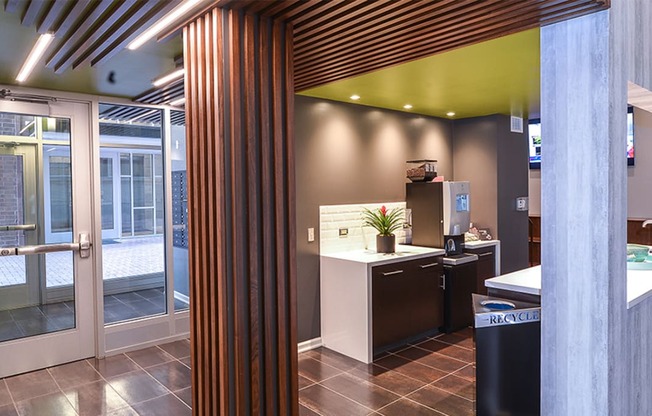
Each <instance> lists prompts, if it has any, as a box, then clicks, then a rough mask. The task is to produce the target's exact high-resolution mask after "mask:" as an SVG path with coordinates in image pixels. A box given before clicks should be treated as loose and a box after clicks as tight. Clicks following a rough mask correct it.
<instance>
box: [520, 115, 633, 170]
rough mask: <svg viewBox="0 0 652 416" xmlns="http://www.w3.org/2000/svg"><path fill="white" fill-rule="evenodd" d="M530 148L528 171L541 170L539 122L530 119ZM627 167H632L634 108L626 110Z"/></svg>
mask: <svg viewBox="0 0 652 416" xmlns="http://www.w3.org/2000/svg"><path fill="white" fill-rule="evenodd" d="M528 142H529V146H530V169H541V120H539V119H532V120H530V121H529V124H528ZM627 165H628V166H634V108H633V107H632V106H629V107H628V108H627Z"/></svg>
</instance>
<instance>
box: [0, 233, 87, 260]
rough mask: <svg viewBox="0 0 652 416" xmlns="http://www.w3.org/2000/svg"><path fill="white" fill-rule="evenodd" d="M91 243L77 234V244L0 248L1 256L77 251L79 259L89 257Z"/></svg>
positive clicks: (85, 236) (85, 237)
mask: <svg viewBox="0 0 652 416" xmlns="http://www.w3.org/2000/svg"><path fill="white" fill-rule="evenodd" d="M90 249H91V242H90V240H89V239H88V234H79V242H77V243H56V244H41V245H35V246H22V247H5V248H0V257H2V256H27V255H30V254H45V253H58V252H60V251H77V252H79V256H80V257H81V258H86V257H88V256H90Z"/></svg>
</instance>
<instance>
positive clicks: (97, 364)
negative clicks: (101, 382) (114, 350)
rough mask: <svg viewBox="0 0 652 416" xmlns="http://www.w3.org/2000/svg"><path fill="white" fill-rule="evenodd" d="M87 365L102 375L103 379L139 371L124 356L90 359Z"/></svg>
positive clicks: (134, 364)
mask: <svg viewBox="0 0 652 416" xmlns="http://www.w3.org/2000/svg"><path fill="white" fill-rule="evenodd" d="M88 363H89V364H90V365H92V366H93V368H95V370H97V372H98V373H100V374H102V376H103V377H104V378H111V377H115V376H118V375H120V374H125V373H131V372H132V371H136V370H139V369H140V368H138V366H137V365H136V363H134V362H133V361H131V360H130V359H129V358H127V356H126V355H124V354H118V355H113V356H111V357H106V358H102V359H98V358H91V359H88Z"/></svg>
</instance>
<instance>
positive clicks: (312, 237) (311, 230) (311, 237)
mask: <svg viewBox="0 0 652 416" xmlns="http://www.w3.org/2000/svg"><path fill="white" fill-rule="evenodd" d="M313 241H315V229H314V228H308V242H309V243H312V242H313Z"/></svg>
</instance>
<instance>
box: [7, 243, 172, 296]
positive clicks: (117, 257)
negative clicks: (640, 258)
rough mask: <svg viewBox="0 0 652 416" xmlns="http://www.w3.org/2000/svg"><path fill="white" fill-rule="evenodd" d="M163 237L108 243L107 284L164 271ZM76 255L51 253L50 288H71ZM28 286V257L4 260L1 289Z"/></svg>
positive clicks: (105, 251)
mask: <svg viewBox="0 0 652 416" xmlns="http://www.w3.org/2000/svg"><path fill="white" fill-rule="evenodd" d="M164 251H165V250H164V239H163V236H155V237H137V238H125V239H119V240H107V241H105V242H103V245H102V266H103V274H104V280H108V279H117V278H120V277H130V276H140V275H145V274H151V273H161V272H163V271H164V266H165V254H164ZM72 256H73V253H72V252H71V251H67V252H62V253H49V254H46V255H45V257H46V259H45V267H46V275H47V287H55V286H63V285H70V284H72V281H73V263H72ZM24 283H25V257H24V256H10V257H2V258H0V287H2V286H10V285H16V284H24Z"/></svg>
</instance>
